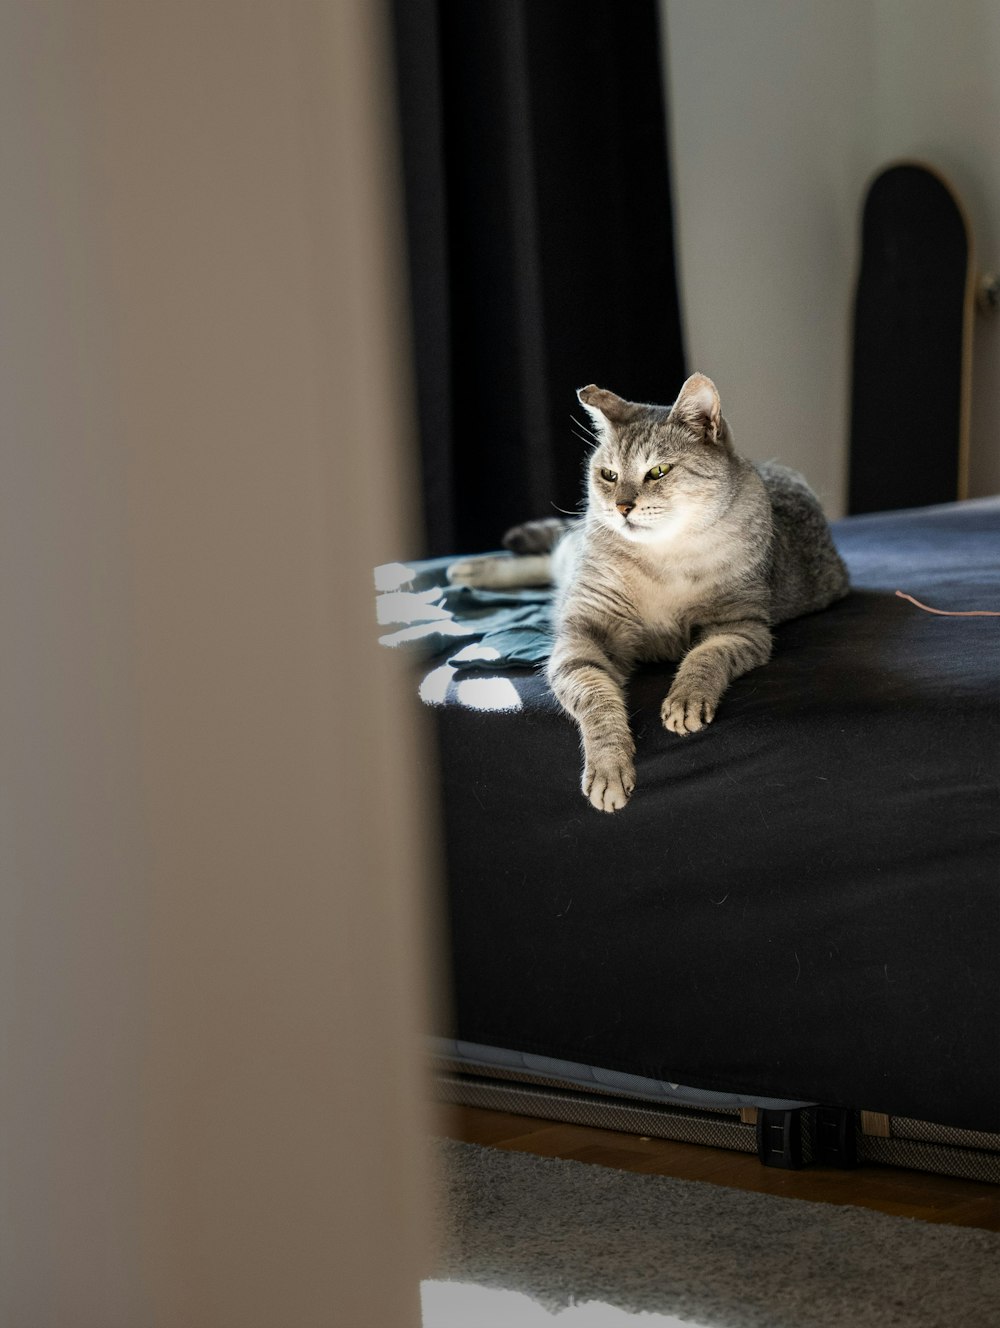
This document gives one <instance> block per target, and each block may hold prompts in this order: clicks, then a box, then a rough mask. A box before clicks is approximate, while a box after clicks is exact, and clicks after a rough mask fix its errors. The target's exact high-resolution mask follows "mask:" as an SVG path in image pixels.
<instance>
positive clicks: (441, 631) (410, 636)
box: [378, 618, 469, 646]
mask: <svg viewBox="0 0 1000 1328" xmlns="http://www.w3.org/2000/svg"><path fill="white" fill-rule="evenodd" d="M468 634H469V629H468V628H467V627H462V626H461V624H459V623H457V622H450V621H449V620H448V619H447V618H444V619H441V618H436V619H435V620H434V621H433V622H429V623H415V624H414V625H413V626H412V627H402V628H400V630H399V631H398V632H387V633H386V635H385V636H380V637H379V639H378V640H379V645H382V646H401V645H405V644H406V642H407V641H419V640H420V638H421V637H422V636H468Z"/></svg>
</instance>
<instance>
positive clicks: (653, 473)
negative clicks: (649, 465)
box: [646, 466, 670, 480]
mask: <svg viewBox="0 0 1000 1328" xmlns="http://www.w3.org/2000/svg"><path fill="white" fill-rule="evenodd" d="M669 470H670V467H669V466H654V467H653V469H652V470H650V471H647V472H646V479H647V480H662V479H663V477H664V475H666V473H667V472H668V471H669Z"/></svg>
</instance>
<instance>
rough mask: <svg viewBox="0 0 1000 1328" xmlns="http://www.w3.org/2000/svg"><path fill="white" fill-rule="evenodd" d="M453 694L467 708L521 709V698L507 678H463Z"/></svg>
mask: <svg viewBox="0 0 1000 1328" xmlns="http://www.w3.org/2000/svg"><path fill="white" fill-rule="evenodd" d="M455 696H456V698H457V700H458V703H459V705H464V706H466V707H467V708H468V709H469V710H520V709H521V698H520V696H518V694H517V688H516V687H515V686H514V684H513V683H512V682H511V680H510V679H509V678H463V680H462V681H461V682H460V683H459V684H458V687H457V688H456V689H455Z"/></svg>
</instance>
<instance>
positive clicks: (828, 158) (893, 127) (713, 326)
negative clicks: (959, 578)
mask: <svg viewBox="0 0 1000 1328" xmlns="http://www.w3.org/2000/svg"><path fill="white" fill-rule="evenodd" d="M662 12H663V30H664V36H665V42H666V54H667V64H666V68H667V78H668V86H669V94H670V116H671V123H670V128H671V139H672V155H673V170H674V190H675V195H674V206H675V215H676V220H677V235H678V239H677V249H678V265H679V271H680V278H681V288H682V301H683V308H684V320H685V327H686V333H687V341H688V354H689V360H690V364H691V367H692V368H698V369H701V370H702V371H703V372H705V373H708V374H710V375H711V376H712V377H714V378H715V379H716V381H717V383H718V385H719V388H720V391H721V393H722V399H723V408H724V410H725V411H726V413H727V415H728V417H729V419H730V423H731V424H732V426H733V429H734V432H735V435H736V438H737V441H738V443H739V444H740V445H741V446H742V447H743V448H744V449H745V450H746V451H747V452H748V453H749V454H750V455H752V456H754V457H758V458H760V457H767V456H780V457H781V458H782V459H784V460H787V461H788V462H789V463H790V464H792V465H795V466H797V467H799V468H800V469H801V470H803V471H804V472H805V473H806V475H808V477H809V478H810V480H811V481H812V483H813V486H814V487H815V488H816V489H817V491H818V492H819V494H820V496H821V497H822V499H823V500H824V503H825V504H826V507H827V510H828V511H829V512H830V514H831V515H839V514H840V513H841V512H842V511H843V509H844V501H845V497H846V477H847V455H846V450H847V432H848V394H849V390H850V388H849V373H850V317H851V304H852V300H853V290H854V283H855V280H856V269H857V262H858V229H859V224H860V207H861V199H862V196H863V193H864V190H865V187H866V184H867V181H868V179H869V178H870V177H871V175H872V174H873V173H874V172H875V171H876V170H877V169H878V168H879V167H880V166H882V165H883V164H885V163H886V162H887V161H889V160H891V159H893V158H895V157H900V156H910V155H918V156H924V157H927V158H928V159H929V160H931V161H932V162H936V163H937V164H938V165H940V166H941V168H942V169H944V170H945V172H946V173H948V174H949V175H951V176H952V178H953V179H954V182H955V184H956V185H957V187H958V188H959V190H960V191H961V192H962V193H963V194H964V195H965V197H966V199H967V201H968V205H969V209H970V212H971V215H972V220H973V225H974V228H975V230H976V233H977V240H978V247H979V255H980V261H981V264H982V265H983V266H986V267H996V266H998V265H1000V235H998V218H1000V155H998V154H997V152H996V130H997V126H998V125H1000V107H998V103H997V97H998V92H997V75H996V70H997V69H998V68H1000V8H998V7H997V6H996V5H995V4H994V3H992V0H956V3H954V4H950V5H947V6H938V5H936V4H935V2H934V0H906V2H905V3H904V2H903V0H843V3H840V4H836V5H833V4H829V3H828V0H754V3H752V4H748V3H745V2H744V0H662ZM998 324H1000V320H994V321H993V322H990V321H989V320H987V319H984V318H982V317H979V318H977V320H976V339H977V346H976V354H975V376H974V383H973V421H972V463H971V480H972V492H973V493H974V494H978V493H985V492H991V491H997V490H1000V355H998V353H997V352H998V350H1000V341H998V337H1000V330H998Z"/></svg>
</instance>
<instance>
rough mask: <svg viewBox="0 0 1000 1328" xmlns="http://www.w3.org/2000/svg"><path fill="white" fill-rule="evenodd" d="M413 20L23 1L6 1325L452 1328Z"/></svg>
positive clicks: (11, 210)
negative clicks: (417, 720) (422, 605)
mask: <svg viewBox="0 0 1000 1328" xmlns="http://www.w3.org/2000/svg"><path fill="white" fill-rule="evenodd" d="M375 12H376V11H375V8H374V7H373V6H371V5H369V4H368V3H367V2H366V0H296V3H294V4H288V3H287V2H286V0H262V2H261V3H255V4H253V5H247V4H244V3H243V2H242V0H213V2H212V3H211V4H208V5H206V4H204V3H203V0H172V3H171V4H169V5H164V4H162V3H160V0H129V3H127V4H122V3H119V2H118V0H91V3H88V4H79V3H77V0H20V2H19V3H6V4H3V5H2V6H0V157H2V161H3V173H2V194H0V203H2V207H3V217H2V226H0V232H2V236H3V241H2V243H0V344H2V353H0V466H2V476H0V506H2V512H0V540H2V557H0V597H2V618H3V623H4V646H3V654H2V665H0V669H2V679H3V685H2V687H0V790H2V795H0V818H2V820H0V827H2V833H0V1012H2V1014H0V1022H2V1027H0V1324H2V1325H4V1328H7V1326H8V1325H9V1326H10V1328H154V1326H155V1328H181V1326H183V1328H202V1326H204V1328H229V1326H233V1328H236V1325H238V1326H239V1328H275V1325H282V1326H283V1328H284V1326H285V1325H287V1326H288V1328H321V1325H322V1326H323V1328H325V1326H326V1325H329V1324H333V1323H344V1324H351V1325H352V1328H355V1326H356V1328H384V1326H385V1325H388V1324H393V1325H396V1324H399V1325H404V1326H412V1328H415V1325H416V1324H417V1323H418V1322H419V1297H418V1279H419V1275H420V1273H421V1272H422V1271H425V1268H424V1265H423V1254H424V1250H425V1242H426V1221H425V1215H424V1208H423V1204H422V1180H423V1171H424V1158H425V1128H424V1127H425V1121H424V1117H423V1102H424V1091H423V1080H422V1077H421V1072H420V1071H421V1064H422V1045H421V1042H420V1038H421V1035H422V1033H423V1030H424V1029H425V1028H426V1026H427V1020H426V1017H425V1000H426V990H425V988H426V965H425V950H424V946H423V943H422V942H423V937H424V932H425V930H426V923H425V921H424V909H423V904H422V900H423V895H422V889H423V885H424V877H423V861H424V859H423V853H422V848H423V840H424V834H423V822H424V817H423V815H422V812H423V808H422V801H421V798H420V797H419V789H418V788H417V784H416V763H417V753H418V747H417V744H416V739H415V735H414V733H413V731H412V728H411V724H410V721H409V719H408V716H411V715H412V712H413V705H412V703H411V698H410V696H409V684H402V685H401V682H400V680H399V679H398V678H396V677H395V667H394V661H393V659H392V657H391V656H390V654H389V652H387V651H385V650H380V649H379V648H378V647H377V645H376V644H375V640H374V637H375V633H374V619H373V614H372V586H371V570H370V569H371V566H372V564H373V563H375V562H378V561H383V560H384V559H385V557H386V556H387V551H388V552H389V553H391V552H392V551H395V550H398V549H400V548H405V547H407V545H408V544H410V543H412V536H411V535H408V534H407V531H406V525H405V518H406V514H405V509H404V504H403V496H402V495H403V493H404V492H405V489H406V487H407V473H408V466H407V458H406V453H405V450H404V440H405V438H406V420H407V419H408V417H409V411H408V408H407V390H406V389H407V383H406V376H405V373H401V370H400V365H402V364H405V363H406V358H407V357H406V356H405V354H404V353H403V348H402V345H401V341H400V337H399V334H398V329H399V326H400V324H401V319H400V310H399V308H398V301H397V299H396V293H397V291H398V289H399V282H398V267H397V265H396V264H395V260H394V247H393V231H394V222H393V213H394V210H395V205H396V200H395V198H394V195H393V192H392V181H391V179H390V178H388V177H387V175H386V173H385V171H384V165H385V163H386V160H387V150H386V149H387V143H386V136H385V132H384V131H385V123H384V119H383V115H384V110H385V108H386V106H387V93H386V77H385V72H384V70H383V68H382V65H381V62H380V57H381V54H382V48H381V46H380V41H379V37H380V34H379V32H378V31H377V29H376V27H375V26H374V25H373V16H374V14H375ZM394 273H396V274H397V276H396V278H395V279H394ZM372 476H374V477H375V481H377V483H374V482H372V480H371V477H372ZM376 499H377V501H375V500H376ZM373 1048H378V1052H377V1054H373Z"/></svg>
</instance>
